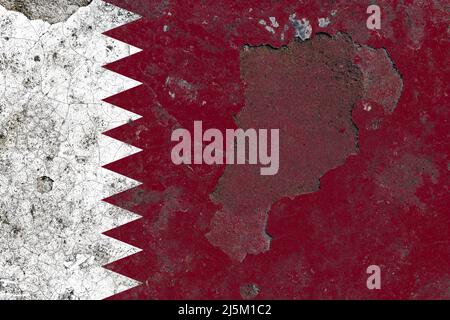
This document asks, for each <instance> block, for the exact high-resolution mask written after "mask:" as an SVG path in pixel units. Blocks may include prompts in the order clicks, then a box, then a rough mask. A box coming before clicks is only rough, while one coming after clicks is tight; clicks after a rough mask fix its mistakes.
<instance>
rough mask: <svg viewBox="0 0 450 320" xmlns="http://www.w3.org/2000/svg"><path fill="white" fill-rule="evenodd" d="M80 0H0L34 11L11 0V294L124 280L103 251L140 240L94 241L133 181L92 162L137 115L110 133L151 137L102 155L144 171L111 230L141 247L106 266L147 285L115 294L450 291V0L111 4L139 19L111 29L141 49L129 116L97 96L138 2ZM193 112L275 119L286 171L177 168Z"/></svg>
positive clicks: (7, 277) (0, 151)
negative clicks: (373, 268)
mask: <svg viewBox="0 0 450 320" xmlns="http://www.w3.org/2000/svg"><path fill="white" fill-rule="evenodd" d="M89 2H90V1H83V0H80V1H70V0H64V1H63V0H61V1H58V5H57V6H54V4H55V2H54V1H40V0H21V1H9V0H0V4H2V5H3V6H6V7H7V8H8V9H11V10H17V11H20V12H22V13H23V14H25V15H26V16H27V17H28V18H31V19H41V20H43V21H30V20H28V19H27V18H25V16H23V15H22V14H18V13H16V12H12V11H6V10H4V9H3V8H0V23H1V28H0V34H1V36H0V44H1V47H0V54H1V61H0V62H1V65H0V75H1V76H2V77H1V78H0V79H3V81H2V82H1V83H0V93H1V94H0V103H1V105H0V107H1V110H0V111H1V118H0V121H1V131H0V160H1V163H0V170H1V176H0V178H1V183H0V191H1V192H2V200H1V202H0V205H1V208H0V209H1V211H0V214H1V216H0V223H1V224H0V235H1V239H2V240H1V241H0V249H1V251H2V254H1V256H0V273H1V276H0V278H1V279H0V296H1V298H8V299H15V298H16V299H23V298H41V299H42V298H52V299H74V298H101V297H104V296H105V295H108V294H113V293H115V292H118V291H120V290H121V289H124V288H126V287H129V286H130V285H132V283H133V282H132V281H126V280H124V278H121V279H120V278H119V277H118V276H115V277H114V276H113V273H110V272H109V273H108V272H106V271H105V270H102V269H101V268H100V265H101V264H104V263H106V262H107V261H111V260H114V259H117V257H120V256H125V255H127V254H130V253H133V252H136V250H135V249H130V248H129V247H124V246H120V245H119V244H117V243H114V244H113V243H112V241H107V240H106V238H104V237H103V238H102V237H100V232H102V231H103V230H105V229H108V228H111V227H115V226H118V225H119V224H122V223H124V222H125V221H129V220H130V219H132V218H133V215H131V214H130V213H125V212H124V211H123V210H119V209H118V208H114V207H112V206H109V205H107V204H101V203H100V202H99V199H100V198H101V197H105V196H107V195H108V194H112V193H114V192H118V191H119V190H124V188H129V187H132V186H134V185H136V183H132V182H130V180H128V179H126V178H125V177H118V176H117V175H113V174H108V173H107V171H106V170H100V168H99V166H100V165H101V164H102V163H107V162H111V161H114V160H115V159H118V158H120V157H121V156H126V155H128V154H130V153H132V152H133V151H134V150H135V149H133V148H132V147H125V146H124V145H123V144H120V143H119V142H118V141H113V140H111V139H108V138H106V137H105V138H104V140H102V139H100V138H99V137H98V136H99V133H100V132H101V131H103V130H107V129H109V128H112V127H115V126H117V125H119V124H121V123H126V122H127V121H128V123H127V124H125V125H123V126H122V127H119V128H118V129H114V130H112V131H109V132H108V133H107V134H108V135H109V136H112V137H114V138H117V139H119V140H122V141H124V142H126V143H129V144H130V145H133V146H136V147H139V148H142V149H143V151H142V152H140V153H138V154H135V155H133V156H131V157H128V158H125V159H123V160H121V161H119V162H115V163H112V164H110V165H108V166H107V168H109V169H111V170H113V171H116V172H118V173H120V174H122V175H124V176H128V177H130V178H133V179H136V180H138V181H140V182H142V183H143V184H142V185H141V186H139V187H136V188H134V189H131V190H130V191H126V192H123V193H120V194H118V195H117V196H114V197H111V198H108V199H107V202H110V203H112V204H114V205H116V206H118V207H121V208H123V209H127V210H129V211H132V212H135V213H138V214H140V215H142V219H140V220H136V221H134V222H131V223H128V224H126V225H124V226H122V227H120V228H117V229H113V230H111V231H109V232H107V235H109V236H111V237H114V238H117V239H119V240H122V241H124V242H126V243H129V244H131V245H133V246H137V247H139V248H142V249H143V251H142V252H140V253H137V254H134V255H131V256H129V257H127V258H124V259H122V260H119V261H118V262H116V263H113V264H110V265H109V266H108V268H109V269H111V270H113V271H116V272H118V273H120V274H123V275H125V276H128V277H130V278H133V279H135V280H138V281H140V282H141V283H142V284H141V285H140V286H138V287H136V288H134V289H131V290H129V291H126V292H123V293H122V294H119V295H116V296H114V297H113V298H116V299H129V298H140V299H145V298H169V299H170V298H175V299H178V298H199V299H204V298H242V299H262V298H274V299H280V298H286V299H305V298H319V299H332V298H377V299H378V298H389V299H418V298H450V291H449V287H450V274H449V270H450V267H449V266H450V249H449V242H450V236H449V234H450V213H449V209H448V202H449V201H448V179H449V177H448V169H449V163H448V150H449V145H448V142H447V141H448V138H449V132H448V111H447V110H448V105H449V103H448V83H449V80H450V79H449V74H450V73H449V70H448V65H449V63H448V62H449V61H448V52H449V43H448V38H449V35H450V33H449V30H450V29H449V27H448V23H449V21H448V10H449V8H448V5H446V4H445V3H444V1H437V0H436V1H413V0H409V1H387V0H386V1H377V4H378V5H380V7H381V8H382V28H381V30H379V31H369V30H367V28H366V19H367V14H366V8H367V6H368V5H369V4H372V2H373V1H351V2H349V1H344V0H339V1H318V0H316V1H313V0H311V1H306V0H305V1H293V0H292V1H290V0H287V1H228V0H225V1H186V0H184V1H181V0H178V1H163V0H158V1H147V0H109V1H108V2H111V3H113V4H116V5H119V6H122V7H123V8H125V9H128V10H131V11H133V12H136V13H138V14H140V15H142V16H143V18H142V19H141V20H139V21H136V22H133V23H131V24H129V25H126V26H124V27H121V28H119V29H114V30H112V31H110V32H108V35H110V36H112V37H115V38H117V39H119V40H122V41H124V42H127V43H130V44H131V45H135V46H137V47H140V48H142V49H144V51H143V52H142V53H138V54H136V55H133V56H132V57H130V58H127V59H124V60H121V61H118V62H116V63H113V64H111V65H109V68H110V69H112V70H114V71H117V72H119V73H121V74H124V75H126V76H129V77H131V78H134V79H136V80H138V81H141V82H143V85H142V86H139V87H136V88H134V89H131V90H129V91H125V92H124V93H122V94H120V95H116V96H113V97H111V98H109V99H107V101H108V102H110V103H112V104H115V105H117V106H119V107H122V108H124V109H127V110H129V111H132V112H134V113H137V114H140V115H142V118H140V119H139V120H136V121H131V120H134V119H136V116H135V115H133V114H130V113H128V112H125V111H123V110H120V109H119V108H113V107H111V106H107V105H105V104H99V99H101V97H104V96H106V95H110V94H114V93H115V92H118V91H121V90H124V89H126V88H130V87H132V85H133V82H132V81H130V80H125V79H124V78H121V77H120V76H118V75H115V76H114V75H113V74H112V73H110V72H106V71H104V70H103V71H101V68H100V65H101V64H103V63H106V62H108V61H112V60H115V59H118V58H121V57H125V56H126V55H128V54H130V53H131V52H135V51H134V50H133V51H132V50H131V49H130V47H129V46H127V45H125V44H123V43H119V42H117V41H112V40H111V39H110V40H106V39H107V38H106V37H101V36H100V35H99V32H101V31H103V30H107V29H109V28H113V27H114V26H117V25H119V24H122V23H125V22H128V21H131V20H132V17H133V16H132V15H131V14H127V13H125V12H124V11H122V10H117V9H113V8H112V7H111V6H108V5H105V4H104V3H102V2H101V1H99V0H95V1H93V3H92V4H91V5H90V6H89V7H88V8H87V9H85V8H82V9H79V10H78V11H76V10H77V9H78V7H79V6H81V5H85V4H87V3H89ZM74 12H76V13H75V15H74V16H72V18H70V19H69V20H67V21H66V22H64V23H61V24H59V23H56V22H59V21H65V20H66V19H67V18H68V17H69V16H70V15H71V14H72V13H74ZM44 21H45V22H44ZM47 22H49V23H56V24H54V25H52V26H50V25H49V24H48V23H47ZM320 33H323V34H320ZM300 40H302V41H303V42H299V41H300ZM246 48H247V49H246ZM246 50H247V51H246ZM289 56H291V57H294V58H295V59H294V58H293V59H292V61H291V60H290V59H289V58H288V57H289ZM327 58H328V59H327ZM299 60H301V61H302V63H301V64H300V63H299ZM268 62H270V64H268ZM330 62H334V63H333V64H330ZM341 65H342V66H343V68H342V69H340V66H341ZM346 84H348V86H349V89H351V90H346V89H345V88H344V86H345V85H346ZM288 88H292V90H288ZM269 90H273V91H271V92H270V93H271V94H269V93H268V92H267V91H269ZM341 98H342V100H341ZM322 108H323V110H326V111H327V112H322ZM319 116H320V117H319ZM307 119H309V121H308V120H307ZM129 120H130V121H129ZM194 120H203V123H204V125H205V127H214V128H220V129H225V128H234V127H236V126H237V125H242V126H249V127H251V126H253V125H257V126H267V127H272V126H279V127H280V129H282V130H283V134H282V139H283V136H288V137H291V140H290V143H289V145H288V146H287V147H286V148H283V150H282V154H281V164H282V166H283V171H281V172H280V175H279V176H275V177H272V178H271V179H267V183H265V181H264V179H263V178H261V177H260V176H259V175H256V174H252V172H250V170H248V169H249V168H245V167H244V168H233V167H225V166H217V167H209V166H191V167H177V166H174V165H172V163H171V160H170V149H171V147H172V144H171V143H170V135H171V133H172V130H173V129H175V128H179V127H185V128H192V123H193V121H194ZM330 122H331V123H330ZM302 133H306V134H307V135H306V136H303V135H302ZM296 139H298V140H296ZM282 141H283V140H282ZM296 141H297V142H296ZM298 141H301V142H300V143H299V142H298ZM239 170H241V171H239ZM286 170H288V171H289V172H288V173H286ZM291 170H292V171H291ZM240 174H243V177H245V178H246V179H245V180H244V179H241V178H242V177H240ZM372 264H376V265H379V266H380V267H381V270H382V290H380V291H369V290H367V288H366V279H367V276H368V275H367V274H366V268H367V267H368V266H369V265H372Z"/></svg>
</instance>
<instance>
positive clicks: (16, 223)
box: [0, 0, 138, 299]
mask: <svg viewBox="0 0 450 320" xmlns="http://www.w3.org/2000/svg"><path fill="white" fill-rule="evenodd" d="M136 18H137V17H136V16H134V15H132V14H131V13H128V12H126V11H122V10H119V9H118V8H115V7H113V6H110V5H107V4H105V3H103V2H101V1H99V0H95V1H93V3H92V4H90V5H89V6H88V7H84V8H80V9H79V10H78V11H77V12H75V14H74V15H73V16H71V17H70V18H69V19H68V20H67V21H66V22H62V23H58V24H53V25H50V24H48V23H47V22H43V21H40V20H35V21H30V20H29V19H28V18H26V17H25V16H24V15H22V14H21V13H18V12H13V11H7V10H6V9H4V8H3V7H1V6H0V252H1V254H0V299H101V298H105V297H107V296H109V295H111V294H114V293H116V292H119V291H122V290H125V289H127V288H129V287H131V286H133V285H135V282H133V281H132V280H130V279H127V278H124V277H121V276H119V275H116V274H114V273H112V272H109V271H106V270H105V269H103V268H102V265H104V264H106V263H108V262H111V261H114V260H116V259H119V258H121V257H124V256H127V255H129V254H131V253H134V252H137V251H138V250H137V249H136V248H133V247H130V246H128V245H126V244H123V243H120V242H117V241H114V240H112V239H109V238H107V237H106V236H103V235H101V233H102V232H104V231H106V230H109V229H111V228H113V227H115V226H117V225H120V224H123V223H126V222H128V221H131V220H133V219H135V218H136V216H134V215H132V214H131V213H129V212H125V211H123V210H120V209H117V208H114V207H112V206H110V205H108V204H106V203H102V202H101V199H102V198H104V197H107V196H109V195H112V194H114V193H116V192H119V191H122V190H125V189H127V188H129V187H132V186H135V185H137V183H136V182H134V181H132V180H129V179H127V178H125V177H122V176H118V175H116V174H113V173H111V172H109V171H106V170H104V169H101V165H103V164H106V163H109V162H111V161H113V160H115V159H119V158H122V157H124V156H126V155H128V154H131V153H134V152H136V151H137V149H135V148H132V147H130V146H127V145H125V144H123V143H121V142H118V141H114V140H112V139H110V138H107V137H105V136H102V135H101V132H103V131H105V130H107V129H110V128H113V127H116V126H118V125H120V124H122V123H125V122H126V121H128V120H129V119H135V118H136V117H137V116H136V115H133V114H130V113H128V112H126V111H124V110H121V109H118V108H115V107H113V106H110V105H107V104H106V103H101V99H102V98H105V97H108V96H110V95H112V94H115V93H117V92H119V91H122V90H125V89H127V88H131V87H133V86H135V85H137V83H136V82H135V81H132V80H130V79H126V78H123V77H121V76H119V75H116V74H114V73H112V72H109V71H106V70H104V69H103V68H102V67H101V66H102V65H104V64H106V63H108V62H111V61H114V60H117V59H119V58H122V57H125V56H127V55H129V54H130V53H132V52H135V51H136V50H137V49H135V48H130V47H129V46H128V45H126V44H124V43H120V42H117V41H114V40H112V39H109V38H107V37H105V36H103V35H101V32H103V31H106V30H108V29H111V28H113V27H116V26H119V25H121V24H124V23H126V22H129V21H132V20H134V19H136Z"/></svg>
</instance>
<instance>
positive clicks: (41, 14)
mask: <svg viewBox="0 0 450 320" xmlns="http://www.w3.org/2000/svg"><path fill="white" fill-rule="evenodd" d="M91 2H92V0H57V1H48V0H0V5H2V6H3V7H5V8H6V9H8V10H14V11H18V12H21V13H23V14H24V15H25V16H26V17H28V18H29V19H32V20H44V21H47V22H49V23H57V22H62V21H66V20H67V18H69V17H70V16H71V15H72V14H74V13H75V12H76V11H77V10H78V9H79V8H80V7H83V6H87V5H89V4H90V3H91Z"/></svg>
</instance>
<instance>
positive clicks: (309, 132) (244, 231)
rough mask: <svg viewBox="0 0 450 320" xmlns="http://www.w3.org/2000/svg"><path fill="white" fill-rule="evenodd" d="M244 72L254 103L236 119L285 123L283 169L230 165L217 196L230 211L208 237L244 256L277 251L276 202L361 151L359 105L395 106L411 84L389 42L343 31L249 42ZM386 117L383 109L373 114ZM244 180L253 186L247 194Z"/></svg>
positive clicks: (257, 124)
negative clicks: (270, 222)
mask: <svg viewBox="0 0 450 320" xmlns="http://www.w3.org/2000/svg"><path fill="white" fill-rule="evenodd" d="M241 77H242V80H243V81H244V83H245V84H246V90H245V100H246V105H245V107H244V108H243V109H242V111H241V112H240V113H239V114H238V115H237V116H236V123H237V125H238V127H240V128H243V129H248V128H256V129H259V128H268V129H280V170H279V172H278V174H277V175H276V176H270V177H267V176H260V175H259V174H258V170H259V169H257V168H255V167H252V166H227V168H226V170H225V173H224V174H223V176H222V177H221V179H220V180H219V183H218V186H217V188H216V190H215V192H214V193H213V194H212V195H211V198H212V199H213V200H214V201H215V202H217V203H219V204H221V205H222V206H223V210H222V211H220V212H217V213H216V215H215V216H214V218H213V220H212V222H211V231H210V232H209V233H208V234H207V238H208V239H209V240H210V242H211V243H212V244H213V245H215V246H218V247H220V248H221V249H222V250H223V251H224V252H225V253H227V254H228V255H229V256H230V257H231V258H232V259H234V260H238V261H242V260H243V259H245V256H246V255H247V254H259V253H262V252H265V251H267V250H269V248H270V241H271V238H270V236H269V235H267V234H266V231H265V228H266V221H267V214H268V212H269V210H270V208H271V206H272V204H273V203H275V202H276V201H278V200H279V199H281V198H283V197H291V198H292V197H296V196H298V195H302V194H308V193H312V192H316V191H318V190H319V187H320V179H321V177H322V176H323V175H324V174H325V173H326V172H328V171H330V170H332V169H334V168H336V167H338V166H340V165H342V164H343V163H344V162H345V160H346V159H347V157H349V156H350V155H354V154H357V153H358V152H359V148H358V134H359V132H358V128H357V127H356V125H355V123H354V122H353V117H352V112H353V109H354V107H355V106H356V105H357V104H358V103H361V102H362V101H364V100H370V101H371V102H372V103H373V105H374V106H375V105H378V104H379V105H382V106H383V107H384V108H385V111H386V113H391V112H393V111H394V109H395V107H396V105H397V102H398V99H399V98H400V95H401V92H402V87H403V83H402V79H401V77H400V75H399V74H398V72H397V71H396V70H395V66H394V65H393V64H392V61H391V60H390V59H389V57H388V55H387V52H386V51H385V50H384V49H380V50H375V49H372V48H369V47H366V46H362V47H361V46H359V45H358V44H356V43H354V42H353V41H352V39H351V38H350V36H348V35H346V34H343V33H339V34H337V35H336V36H333V37H331V36H329V35H327V34H317V35H316V36H315V37H314V38H313V39H312V40H307V41H293V42H291V43H290V44H289V45H287V46H283V47H281V48H279V49H276V48H273V47H270V46H258V47H249V46H245V47H244V48H243V49H242V51H241ZM386 92H387V93H388V94H386ZM365 105H366V108H365V112H370V110H371V108H372V107H371V106H370V105H369V104H365ZM374 115H375V114H374ZM383 117H384V114H383V111H381V117H380V118H379V119H378V118H376V119H375V118H374V119H373V120H374V121H375V120H378V121H382V119H383ZM371 126H372V127H371V128H372V129H373V130H376V129H378V128H379V126H380V125H379V124H378V123H375V122H374V123H371ZM362 129H367V128H362ZM242 185H246V186H247V187H246V189H247V190H249V192H247V193H242V192H241V188H240V186H242Z"/></svg>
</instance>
